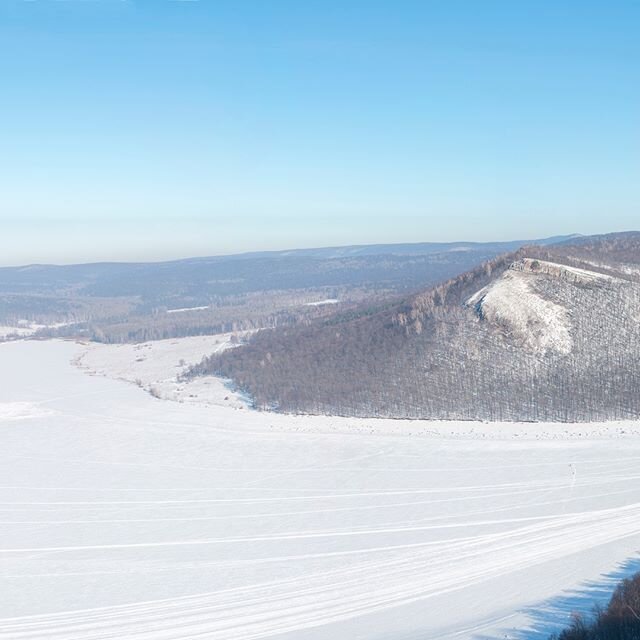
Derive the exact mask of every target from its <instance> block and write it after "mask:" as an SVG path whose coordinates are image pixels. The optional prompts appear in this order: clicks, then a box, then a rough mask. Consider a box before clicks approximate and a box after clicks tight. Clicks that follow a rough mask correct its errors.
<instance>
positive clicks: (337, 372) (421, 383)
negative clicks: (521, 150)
mask: <svg viewBox="0 0 640 640" xmlns="http://www.w3.org/2000/svg"><path fill="white" fill-rule="evenodd" d="M206 372H215V373H217V374H220V375H224V376H227V377H229V378H231V379H232V380H233V381H234V382H235V383H236V384H237V385H238V386H240V387H241V388H243V389H244V390H245V391H247V392H248V393H250V394H251V396H252V397H253V398H254V400H255V403H256V406H258V407H260V408H275V409H278V410H282V411H294V412H303V413H304V412H308V413H327V414H340V415H356V416H369V417H370V416H385V417H410V418H428V419H478V420H551V421H589V420H606V419H625V418H637V417H639V416H640V233H637V232H629V233H623V234H609V235H603V236H594V237H580V238H573V239H571V240H569V241H561V242H560V243H558V244H555V245H549V246H546V247H545V246H528V247H524V248H521V249H518V250H517V251H516V252H512V253H508V254H506V255H502V256H499V257H497V258H493V259H491V260H488V261H486V262H484V263H483V264H482V265H480V266H478V267H476V268H474V269H472V270H470V271H467V272H465V273H463V274H461V275H458V276H456V277H454V278H453V279H450V280H449V281H447V282H445V283H442V284H439V285H437V286H435V287H433V288H431V289H427V290H425V291H423V292H421V293H418V294H415V295H412V296H409V297H408V298H406V299H405V300H404V301H403V302H400V303H398V304H395V305H392V306H391V307H390V308H379V309H367V308H363V309H360V311H359V312H358V313H351V314H346V315H343V316H340V315H337V316H335V317H333V318H330V319H326V320H324V321H323V323H321V324H319V325H318V324H315V325H311V326H306V327H305V326H301V327H292V328H287V329H282V330H276V331H268V332H261V333H259V334H258V335H256V336H255V337H254V338H253V339H252V340H251V341H250V342H249V344H247V345H245V346H242V347H239V348H237V349H233V350H231V351H229V352H226V353H223V354H221V355H218V356H215V357H213V358H211V359H209V360H208V361H205V362H204V363H203V364H202V365H201V367H200V368H198V369H197V370H196V371H195V372H194V373H206Z"/></svg>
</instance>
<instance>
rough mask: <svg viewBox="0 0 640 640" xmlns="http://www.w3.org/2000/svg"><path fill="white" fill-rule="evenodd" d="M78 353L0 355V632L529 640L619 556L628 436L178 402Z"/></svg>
mask: <svg viewBox="0 0 640 640" xmlns="http://www.w3.org/2000/svg"><path fill="white" fill-rule="evenodd" d="M80 349H81V347H79V346H78V345H75V344H72V343H64V342H15V343H9V344H2V345H0V594H1V597H0V638H2V640H7V639H8V638H11V639H14V638H15V639H18V638H20V639H35V638H40V639H43V640H44V639H46V640H58V639H69V640H71V639H74V640H92V639H93V640H95V639H98V638H100V639H106V638H113V639H118V640H122V639H124V638H132V639H136V640H138V639H139V640H143V639H145V640H151V639H153V640H169V639H171V640H175V639H178V638H180V639H187V638H188V639H191V638H202V639H212V640H214V639H215V640H251V639H254V638H255V639H257V638H278V639H281V640H285V639H286V640H294V639H295V640H311V639H313V640H320V639H323V640H324V639H326V638H331V639H332V640H355V639H363V640H407V639H411V640H435V639H438V640H445V639H447V638H457V639H461V640H465V639H480V638H501V639H502V638H505V637H509V638H527V639H529V638H540V640H542V638H546V634H547V631H548V630H549V629H551V628H552V627H553V625H557V624H560V623H561V621H562V620H563V619H564V618H563V616H565V615H566V614H567V613H568V611H567V607H569V608H570V607H571V606H574V605H580V606H584V604H585V603H586V602H589V597H588V594H589V592H590V590H593V592H594V595H598V594H599V595H600V597H603V593H605V592H606V590H607V589H608V588H610V587H609V586H606V587H603V589H600V588H599V587H600V586H602V585H605V583H606V580H605V578H604V577H603V576H604V575H605V574H609V573H611V572H613V571H616V570H618V569H619V567H620V565H621V563H624V562H628V561H631V562H633V560H634V559H635V558H636V557H637V551H638V549H639V548H640V465H639V464H638V463H639V461H640V436H638V435H637V434H636V433H635V432H634V427H633V425H630V426H623V427H620V426H619V425H618V426H616V428H615V429H613V428H611V429H609V428H608V427H602V428H589V429H587V428H583V427H572V428H570V429H569V431H568V432H567V428H566V427H565V426H553V425H551V426H547V427H544V428H538V427H532V426H531V425H529V426H528V427H527V426H523V427H522V429H521V431H520V432H519V431H518V428H513V427H512V428H507V427H505V428H502V427H500V426H492V425H475V426H474V427H473V428H470V427H469V426H468V425H466V426H464V425H463V426H461V427H459V428H458V427H456V426H455V425H453V426H451V428H449V426H447V425H435V426H430V425H424V424H423V425H416V428H414V427H413V426H411V425H409V424H407V423H397V424H390V421H386V422H381V423H380V428H378V423H376V421H364V420H363V421H354V420H350V421H348V420H343V421H341V420H339V419H329V418H289V417H286V416H274V415H270V414H260V413H256V412H252V411H249V410H246V409H245V410H241V409H233V408H225V407H205V406H197V405H188V404H180V403H177V402H170V401H163V400H157V399H155V398H153V397H151V396H150V395H148V394H146V393H144V392H143V391H141V390H140V389H138V388H136V387H135V386H134V385H131V384H127V383H125V382H120V381H116V380H111V379H108V378H105V377H98V376H89V375H87V374H86V373H85V372H83V371H81V370H79V369H78V368H77V367H75V366H73V365H72V364H71V363H70V361H71V360H72V359H73V357H74V356H76V355H77V354H78V352H79V350H80ZM418 427H419V428H418ZM460 429H462V431H460ZM452 431H453V432H452ZM409 432H411V433H412V435H411V436H410V435H408V433H409ZM552 436H557V437H552ZM565 436H566V437H565ZM630 566H631V565H627V567H626V569H624V570H627V571H628V570H630V569H629V567H630ZM562 603H565V604H562ZM580 603H581V604H580ZM563 607H564V608H563Z"/></svg>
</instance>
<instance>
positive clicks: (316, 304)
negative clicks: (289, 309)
mask: <svg viewBox="0 0 640 640" xmlns="http://www.w3.org/2000/svg"><path fill="white" fill-rule="evenodd" d="M339 302H340V300H338V299H337V298H327V299H326V300H316V301H315V302H306V303H305V305H304V306H305V307H323V306H324V305H326V304H338V303H339Z"/></svg>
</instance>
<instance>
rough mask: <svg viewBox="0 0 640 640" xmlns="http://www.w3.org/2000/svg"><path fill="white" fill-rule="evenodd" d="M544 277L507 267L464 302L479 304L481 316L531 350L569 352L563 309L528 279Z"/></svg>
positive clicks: (568, 330)
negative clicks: (500, 327)
mask: <svg viewBox="0 0 640 640" xmlns="http://www.w3.org/2000/svg"><path fill="white" fill-rule="evenodd" d="M539 277H544V276H540V275H537V274H532V273H530V272H527V271H516V270H513V269H508V270H507V271H505V272H504V273H503V274H502V275H501V276H500V277H499V278H498V279H497V280H495V281H494V282H492V283H491V284H489V285H488V286H486V287H484V288H483V289H481V290H480V291H478V292H477V293H475V294H474V295H473V296H471V298H469V300H467V304H468V305H473V306H476V307H478V308H479V310H480V311H481V313H482V315H483V317H484V318H486V319H487V320H489V321H491V322H499V323H501V324H502V325H503V326H506V327H508V329H509V331H510V332H511V333H512V334H513V335H514V336H515V337H516V338H518V339H519V340H520V341H521V342H522V343H523V344H525V345H526V346H527V347H528V348H530V349H531V350H533V351H535V352H537V353H540V354H544V353H546V352H547V351H549V350H552V351H556V352H558V353H561V354H567V353H570V352H571V348H572V346H573V340H572V338H571V322H570V318H569V314H568V312H567V310H566V309H565V308H564V307H563V306H561V305H559V304H556V303H554V302H551V301H550V300H546V299H545V298H543V297H542V296H541V295H539V294H538V293H536V292H535V290H534V289H533V288H532V286H531V283H532V280H533V279H535V278H539Z"/></svg>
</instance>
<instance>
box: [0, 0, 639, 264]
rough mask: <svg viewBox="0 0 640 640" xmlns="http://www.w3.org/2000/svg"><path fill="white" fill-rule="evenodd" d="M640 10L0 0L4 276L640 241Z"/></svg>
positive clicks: (460, 0)
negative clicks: (110, 264)
mask: <svg viewBox="0 0 640 640" xmlns="http://www.w3.org/2000/svg"><path fill="white" fill-rule="evenodd" d="M639 33H640V1H638V0H627V1H625V0H617V1H616V0H611V1H606V0H599V1H598V2H594V1H590V0H503V1H501V0H482V1H479V0H468V1H465V0H416V1H409V0H405V1H403V0H384V1H378V0H255V1H248V0H229V1H227V0H0V83H1V85H0V249H1V252H0V263H2V264H18V263H26V262H43V261H54V262H71V261H87V260H102V259H118V260H119V259H140V260H147V259H163V258H170V257H180V256H189V255H210V254H218V253H232V252H238V251H246V250H254V249H282V248H293V247H309V246H324V245H341V244H364V243H372V242H411V241H446V240H494V239H495V240H502V239H515V238H534V237H541V236H549V235H555V234H561V233H572V232H581V233H599V232H606V231H616V230H624V229H633V228H640V207H639V205H640V37H638V34H639Z"/></svg>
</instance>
